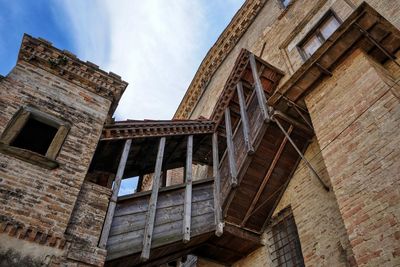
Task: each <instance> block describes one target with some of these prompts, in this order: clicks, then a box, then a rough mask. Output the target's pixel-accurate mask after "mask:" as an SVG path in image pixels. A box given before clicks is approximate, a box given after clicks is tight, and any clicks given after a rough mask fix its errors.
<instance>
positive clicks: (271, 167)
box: [241, 125, 293, 226]
mask: <svg viewBox="0 0 400 267" xmlns="http://www.w3.org/2000/svg"><path fill="white" fill-rule="evenodd" d="M292 130H293V125H290V128H289V130H288V135H290V134H291V132H292ZM287 140H288V139H287V137H286V136H285V137H284V138H283V140H282V143H281V145H280V146H279V149H278V151H277V152H276V154H275V156H274V159H273V160H272V162H271V165H269V168H268V171H267V174H266V175H265V177H264V179H263V181H262V182H261V185H260V187H259V188H258V190H257V193H256V195H255V196H254V198H253V201H252V202H251V205H250V207H249V209H248V210H247V212H246V215H245V216H244V219H243V221H242V223H241V226H244V225H245V224H246V222H247V220H248V219H249V218H250V216H251V215H252V211H253V210H254V207H255V206H256V204H257V202H258V199H259V198H260V196H261V194H262V192H263V191H264V188H265V186H266V185H267V183H268V181H269V178H270V177H271V175H272V172H273V170H274V169H275V166H276V164H277V163H278V160H279V158H280V157H281V155H282V152H283V149H284V148H285V146H286V143H287Z"/></svg>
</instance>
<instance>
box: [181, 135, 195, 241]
mask: <svg viewBox="0 0 400 267" xmlns="http://www.w3.org/2000/svg"><path fill="white" fill-rule="evenodd" d="M192 159H193V135H189V136H188V138H187V151H186V168H185V183H186V187H185V202H184V205H183V243H187V242H189V241H190V224H191V218H192Z"/></svg>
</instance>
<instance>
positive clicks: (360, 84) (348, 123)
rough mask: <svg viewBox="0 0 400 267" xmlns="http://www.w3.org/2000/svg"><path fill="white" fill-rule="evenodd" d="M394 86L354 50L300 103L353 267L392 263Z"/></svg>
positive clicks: (397, 217)
mask: <svg viewBox="0 0 400 267" xmlns="http://www.w3.org/2000/svg"><path fill="white" fill-rule="evenodd" d="M396 78H397V82H398V81H399V77H396ZM395 81H396V79H395V78H393V77H392V76H391V75H390V74H389V72H388V71H386V70H385V69H384V68H383V66H381V65H379V64H377V63H375V62H374V61H373V60H372V59H370V58H369V57H368V56H366V55H365V54H364V53H363V52H361V51H358V50H357V51H355V52H354V53H353V54H352V55H351V56H349V57H348V58H347V59H346V60H345V61H344V62H343V63H342V64H341V65H340V66H339V67H338V68H337V69H336V70H335V71H334V75H333V77H331V78H329V79H326V80H325V81H324V83H322V84H321V85H320V86H318V88H317V89H315V90H314V91H313V92H311V93H310V95H309V96H308V97H307V99H306V103H307V106H308V108H309V110H310V113H311V117H312V121H313V124H314V127H315V131H316V135H317V137H318V141H319V143H320V145H321V147H322V156H323V158H324V160H325V163H326V166H327V171H328V173H329V177H330V179H331V181H332V186H333V189H334V193H335V195H336V198H337V201H338V205H339V209H340V213H341V216H342V218H343V220H344V224H345V227H346V230H347V234H348V236H349V240H350V244H351V247H352V250H353V252H354V257H355V261H356V263H357V265H358V266H396V265H398V264H400V223H399V222H400V192H399V190H398V189H399V186H400V176H399V174H400V161H399V157H400V134H399V133H400V132H399V128H400V102H399V99H398V98H396V96H395V94H394V93H393V90H394V91H398V90H399V87H398V85H396V84H395Z"/></svg>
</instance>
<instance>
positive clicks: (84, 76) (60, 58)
mask: <svg viewBox="0 0 400 267" xmlns="http://www.w3.org/2000/svg"><path fill="white" fill-rule="evenodd" d="M20 61H26V62H28V63H30V64H32V65H34V66H37V67H39V68H42V69H44V70H46V71H48V72H50V73H52V74H54V75H57V76H59V77H62V78H64V79H65V80H67V81H69V82H71V83H74V84H76V85H78V86H81V87H83V88H85V89H87V90H89V91H91V92H93V93H95V94H97V95H100V96H102V97H104V98H106V99H108V100H110V101H111V102H112V104H111V108H110V114H112V113H113V112H114V111H115V109H116V107H117V104H118V101H119V100H120V98H121V96H122V94H123V92H124V91H125V88H126V87H127V86H128V83H127V82H125V81H123V80H122V79H121V77H120V76H118V75H117V74H115V73H113V72H106V71H103V70H101V69H100V68H99V66H97V65H96V64H94V63H92V62H90V61H86V62H84V61H82V60H80V59H78V58H77V57H76V55H74V54H73V53H71V52H69V51H67V50H60V49H57V48H56V47H54V46H52V43H51V42H49V41H47V40H45V39H43V38H34V37H32V36H30V35H27V34H25V35H24V37H23V40H22V44H21V48H20V51H19V55H18V62H20Z"/></svg>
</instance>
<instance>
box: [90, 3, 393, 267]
mask: <svg viewBox="0 0 400 267" xmlns="http://www.w3.org/2000/svg"><path fill="white" fill-rule="evenodd" d="M356 48H362V49H363V50H364V51H366V52H368V53H369V54H370V55H371V56H372V57H373V58H375V59H376V60H377V61H378V62H382V63H384V62H385V61H387V60H393V59H395V54H396V52H398V50H399V48H400V35H399V31H398V30H397V29H396V28H395V27H393V26H392V25H391V24H390V23H389V22H387V21H386V20H385V19H384V18H382V17H381V16H380V15H379V14H378V13H377V12H376V11H375V10H373V9H372V8H371V7H370V6H368V5H367V4H365V3H363V4H361V5H360V6H359V7H358V8H357V9H356V10H355V11H354V12H353V13H352V14H351V15H350V16H349V18H348V19H346V21H344V22H343V23H342V25H341V26H340V27H339V28H338V29H337V30H336V31H335V32H334V33H333V34H332V36H331V37H330V38H329V39H328V40H327V42H326V43H324V44H323V45H322V46H321V47H320V48H319V49H318V50H317V51H316V52H315V54H314V55H312V56H311V57H310V58H309V59H308V60H307V61H306V62H305V63H304V64H303V66H302V67H301V68H300V69H299V70H297V71H296V72H295V73H294V75H293V76H292V77H291V78H290V79H289V80H288V81H286V82H285V83H284V84H283V85H281V86H280V87H278V84H279V82H280V80H281V78H282V77H283V75H284V74H283V73H282V72H281V71H280V70H278V69H276V68H275V67H273V66H271V65H270V64H268V63H267V62H265V61H263V60H262V59H260V58H257V57H256V56H254V55H253V54H252V53H250V52H249V51H247V50H242V51H241V52H240V54H239V56H238V58H237V60H236V62H235V65H234V68H233V70H232V72H231V74H230V76H229V78H228V80H227V82H226V84H225V86H224V89H223V91H222V93H221V95H220V97H219V100H218V102H217V104H216V106H215V109H214V111H213V114H212V116H211V118H210V119H209V120H172V121H125V122H117V123H113V124H110V125H106V126H105V127H104V130H103V134H102V137H101V141H100V143H99V145H98V148H97V151H96V153H95V157H94V159H93V161H92V165H91V167H90V170H89V172H90V173H96V172H99V173H104V172H106V173H113V174H115V181H114V187H113V195H112V198H111V201H110V205H109V209H108V214H107V217H106V221H105V223H104V227H103V233H102V236H101V240H100V243H99V246H100V247H106V248H107V250H108V255H107V262H106V265H107V266H137V265H148V266H154V265H158V264H162V263H166V262H169V261H173V260H175V259H177V258H179V257H182V256H184V255H187V254H189V253H192V254H195V255H198V256H201V257H205V258H208V259H211V260H214V261H217V262H220V263H224V264H232V263H234V262H235V261H237V260H239V259H240V258H242V257H244V256H246V255H248V253H250V252H252V251H254V250H255V249H256V248H258V247H260V246H261V245H262V242H261V234H262V233H263V231H264V229H265V227H266V225H267V224H268V223H269V221H270V218H271V216H272V214H273V212H274V209H275V208H276V206H277V204H278V202H279V200H280V199H281V196H282V194H283V192H284V191H285V188H286V186H287V185H288V183H289V181H290V178H291V176H292V175H293V173H294V171H295V170H296V168H297V167H298V164H299V162H300V160H303V161H304V163H305V165H306V166H307V167H308V168H309V169H310V171H311V173H313V174H314V178H315V179H318V180H319V182H320V184H321V186H322V187H323V188H325V189H326V190H329V187H328V185H327V184H325V182H324V181H323V180H322V179H321V178H320V177H319V175H318V173H317V172H316V171H315V170H314V168H313V166H312V165H311V164H310V163H309V162H308V161H307V159H306V158H305V157H304V155H303V152H304V151H305V149H306V148H307V146H308V144H309V142H310V140H311V138H312V137H313V135H314V133H313V128H312V125H311V122H310V117H309V114H308V111H307V109H306V106H305V104H304V96H305V95H306V93H307V91H308V90H310V89H311V88H313V87H314V86H315V85H317V84H318V83H319V82H321V81H322V80H323V79H324V77H327V76H329V75H331V73H332V71H333V69H334V68H335V66H337V65H338V64H339V63H340V61H341V60H342V59H343V58H344V57H346V55H348V54H349V53H351V51H352V50H354V49H356ZM116 159H119V160H116ZM192 164H203V165H209V166H212V170H213V172H212V173H213V174H212V177H211V178H209V179H203V180H199V181H193V180H195V179H193V177H192V168H191V166H192ZM180 167H182V168H184V177H183V181H184V182H183V183H182V184H180V185H173V186H167V187H162V186H161V185H160V184H161V176H162V174H163V173H165V171H166V170H168V169H173V168H180ZM148 173H153V186H152V190H151V191H147V192H138V193H135V194H132V195H128V196H123V197H118V191H119V187H120V183H121V180H122V179H123V178H126V177H132V176H142V175H143V174H148Z"/></svg>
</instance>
